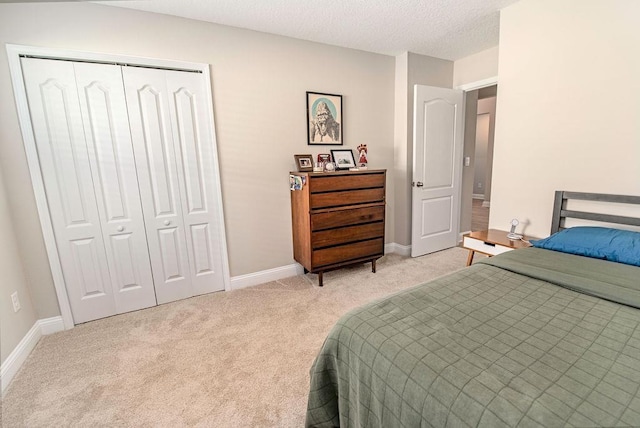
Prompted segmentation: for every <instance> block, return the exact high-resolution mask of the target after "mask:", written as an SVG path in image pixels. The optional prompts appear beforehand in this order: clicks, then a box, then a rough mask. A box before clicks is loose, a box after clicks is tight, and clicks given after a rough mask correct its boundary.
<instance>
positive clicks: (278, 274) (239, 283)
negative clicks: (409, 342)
mask: <svg viewBox="0 0 640 428" xmlns="http://www.w3.org/2000/svg"><path fill="white" fill-rule="evenodd" d="M384 252H385V254H388V253H396V254H400V255H402V256H409V255H411V246H410V245H400V244H396V243H395V242H393V243H391V244H385V246H384ZM303 273H304V268H303V267H302V265H300V264H299V263H293V264H290V265H288V266H281V267H277V268H273V269H267V270H262V271H259V272H254V273H249V274H246V275H238V276H234V277H231V290H239V289H241V288H246V287H253V286H254V285H258V284H264V283H265V282H270V281H277V280H279V279H282V278H288V277H290V276H296V275H302V274H303Z"/></svg>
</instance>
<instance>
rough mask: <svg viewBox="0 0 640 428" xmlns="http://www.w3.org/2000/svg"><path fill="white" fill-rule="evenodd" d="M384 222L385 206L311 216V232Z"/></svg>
mask: <svg viewBox="0 0 640 428" xmlns="http://www.w3.org/2000/svg"><path fill="white" fill-rule="evenodd" d="M380 220H384V205H380V206H377V207H366V208H354V209H349V210H338V211H331V212H327V213H318V214H311V230H313V231H316V230H323V229H330V228H333V227H340V226H351V225H354V224H362V223H370V222H373V221H380Z"/></svg>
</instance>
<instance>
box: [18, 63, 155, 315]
mask: <svg viewBox="0 0 640 428" xmlns="http://www.w3.org/2000/svg"><path fill="white" fill-rule="evenodd" d="M76 66H77V67H78V68H79V82H78V84H79V86H80V89H78V86H77V84H76V79H75V68H74V67H76ZM22 67H23V73H24V81H25V86H26V90H27V99H28V102H29V110H30V113H31V120H32V127H33V131H34V136H35V140H36V147H37V150H38V157H39V160H40V169H41V172H42V176H43V180H44V185H45V192H46V195H47V202H48V205H49V211H50V218H51V222H52V226H53V230H54V235H55V239H56V246H57V249H58V254H59V258H60V263H61V266H62V271H63V275H64V279H65V284H66V288H67V295H68V298H69V302H70V305H71V310H72V313H73V317H74V322H75V323H76V324H77V323H82V322H85V321H90V320H93V319H98V318H103V317H106V316H110V315H114V314H117V313H122V312H127V311H130V310H134V309H141V308H144V307H148V306H153V305H155V303H156V302H155V295H154V289H153V283H152V282H151V275H150V265H149V260H148V256H147V255H146V254H147V251H146V248H145V247H146V239H145V234H144V230H143V229H142V228H141V220H142V218H141V212H140V202H139V200H138V199H137V198H138V197H137V192H138V185H137V181H136V179H135V169H133V168H134V167H133V157H132V153H131V143H130V141H129V139H128V138H129V135H128V122H127V119H126V105H125V103H124V98H123V96H122V80H121V78H120V77H119V74H120V73H119V67H117V66H101V65H100V66H99V65H95V64H76V63H72V62H68V61H56V60H44V59H33V58H23V59H22ZM103 67H107V68H108V67H113V68H111V69H110V70H109V71H107V69H106V68H103ZM113 70H115V71H116V73H114V72H113ZM90 74H94V77H89V75H90ZM83 117H84V120H83ZM127 147H128V149H127Z"/></svg>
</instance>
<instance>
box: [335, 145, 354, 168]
mask: <svg viewBox="0 0 640 428" xmlns="http://www.w3.org/2000/svg"><path fill="white" fill-rule="evenodd" d="M331 157H332V158H333V162H335V164H336V168H337V169H349V168H355V167H356V158H355V157H354V156H353V150H351V149H345V150H342V149H341V150H331Z"/></svg>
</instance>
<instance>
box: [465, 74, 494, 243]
mask: <svg viewBox="0 0 640 428" xmlns="http://www.w3.org/2000/svg"><path fill="white" fill-rule="evenodd" d="M497 90H498V85H491V86H487V87H484V88H480V89H477V90H476V91H475V92H477V99H476V97H469V98H468V99H470V100H473V101H472V102H474V101H475V103H476V106H475V107H476V108H475V111H476V115H475V129H474V131H475V132H474V134H475V135H474V136H473V138H471V141H472V142H473V147H472V148H471V147H469V151H468V152H467V153H468V154H467V156H470V155H471V156H473V162H471V165H470V166H471V167H472V168H471V170H470V171H469V170H468V171H467V172H468V173H469V174H470V175H471V176H472V177H473V181H472V200H471V207H470V208H471V225H470V226H471V230H472V231H478V230H487V229H488V228H489V214H490V210H491V177H492V171H493V141H494V135H495V114H496V101H497ZM465 132H466V131H465Z"/></svg>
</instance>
